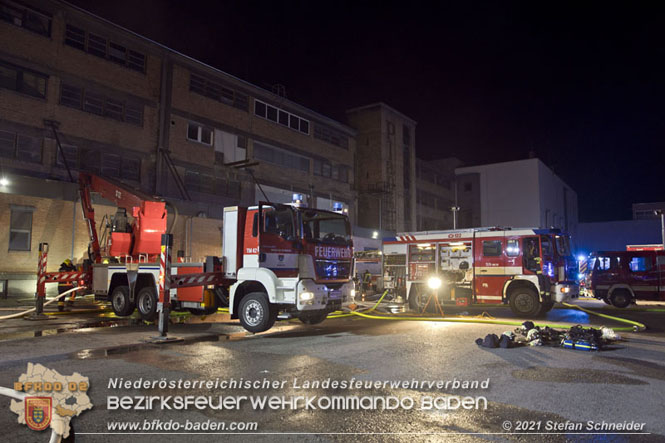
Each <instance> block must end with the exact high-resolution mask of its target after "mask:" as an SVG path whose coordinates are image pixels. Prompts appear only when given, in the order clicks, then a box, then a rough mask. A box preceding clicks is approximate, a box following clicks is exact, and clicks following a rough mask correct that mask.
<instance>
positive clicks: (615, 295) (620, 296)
mask: <svg viewBox="0 0 665 443" xmlns="http://www.w3.org/2000/svg"><path fill="white" fill-rule="evenodd" d="M609 300H610V302H611V303H612V306H616V307H617V308H627V307H628V306H630V304H631V303H632V302H633V297H631V295H630V292H629V291H628V290H627V289H615V290H614V291H612V294H610V297H609Z"/></svg>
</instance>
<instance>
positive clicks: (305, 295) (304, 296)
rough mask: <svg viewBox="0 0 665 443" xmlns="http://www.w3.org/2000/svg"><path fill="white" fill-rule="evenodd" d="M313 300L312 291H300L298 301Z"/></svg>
mask: <svg viewBox="0 0 665 443" xmlns="http://www.w3.org/2000/svg"><path fill="white" fill-rule="evenodd" d="M310 300H314V293H313V292H309V291H305V292H301V293H300V301H310Z"/></svg>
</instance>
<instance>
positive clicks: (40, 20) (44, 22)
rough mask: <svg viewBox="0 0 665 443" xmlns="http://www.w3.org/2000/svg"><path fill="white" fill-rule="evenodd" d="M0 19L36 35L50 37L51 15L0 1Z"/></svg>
mask: <svg viewBox="0 0 665 443" xmlns="http://www.w3.org/2000/svg"><path fill="white" fill-rule="evenodd" d="M0 19H1V20H4V21H6V22H9V23H11V24H13V25H16V26H19V27H21V28H25V29H29V30H30V31H32V32H36V33H37V34H41V35H45V36H47V37H50V36H51V19H52V17H51V15H50V14H45V13H43V12H39V11H37V10H35V9H32V8H30V7H29V6H25V5H23V4H21V3H16V2H13V1H11V0H2V1H0Z"/></svg>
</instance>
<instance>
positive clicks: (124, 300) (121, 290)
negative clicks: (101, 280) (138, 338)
mask: <svg viewBox="0 0 665 443" xmlns="http://www.w3.org/2000/svg"><path fill="white" fill-rule="evenodd" d="M111 308H113V313H114V314H115V315H117V316H118V317H127V316H128V315H130V314H131V313H132V312H134V303H132V302H131V301H130V300H129V286H116V287H115V289H114V290H113V292H112V293H111Z"/></svg>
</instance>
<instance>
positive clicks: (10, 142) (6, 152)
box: [0, 131, 16, 158]
mask: <svg viewBox="0 0 665 443" xmlns="http://www.w3.org/2000/svg"><path fill="white" fill-rule="evenodd" d="M15 155H16V133H15V132H9V131H0V156H2V157H7V158H14V156H15Z"/></svg>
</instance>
